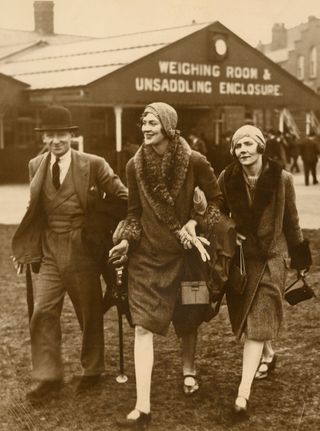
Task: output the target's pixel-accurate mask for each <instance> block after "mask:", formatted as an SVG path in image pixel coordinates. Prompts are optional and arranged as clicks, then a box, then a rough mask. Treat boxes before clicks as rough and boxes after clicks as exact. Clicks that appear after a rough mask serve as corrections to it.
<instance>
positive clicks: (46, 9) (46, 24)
mask: <svg viewBox="0 0 320 431" xmlns="http://www.w3.org/2000/svg"><path fill="white" fill-rule="evenodd" d="M33 7H34V31H35V32H36V33H40V34H43V35H50V34H53V33H54V31H53V8H54V2H53V1H35V2H34V3H33Z"/></svg>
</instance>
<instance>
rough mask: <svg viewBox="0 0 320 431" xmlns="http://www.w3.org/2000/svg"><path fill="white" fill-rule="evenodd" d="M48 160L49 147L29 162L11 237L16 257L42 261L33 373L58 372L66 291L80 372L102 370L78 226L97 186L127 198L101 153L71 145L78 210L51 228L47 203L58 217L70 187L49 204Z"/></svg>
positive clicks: (95, 304)
mask: <svg viewBox="0 0 320 431" xmlns="http://www.w3.org/2000/svg"><path fill="white" fill-rule="evenodd" d="M49 160H50V153H46V154H42V155H40V156H38V157H36V158H34V159H32V160H31V161H30V163H29V172H30V202H29V206H28V209H27V212H26V214H25V216H24V218H23V220H22V222H21V224H20V226H19V227H18V229H17V232H16V233H15V235H14V238H13V241H12V248H13V255H14V256H15V258H16V259H17V260H18V261H19V262H20V263H38V262H41V269H40V274H39V280H38V282H37V286H36V295H35V310H34V314H33V317H32V320H31V323H30V331H31V346H32V359H33V376H34V377H35V378H36V379H38V380H40V381H41V380H60V379H61V378H62V362H61V354H60V349H61V330H60V314H61V309H62V303H63V298H64V295H65V292H68V294H69V296H70V298H71V300H72V302H73V305H74V308H75V311H76V314H77V317H78V320H79V322H80V326H81V328H82V331H83V339H82V350H81V363H82V367H83V373H84V375H86V376H90V375H97V374H100V373H101V372H102V371H103V370H104V341H103V310H102V298H101V296H102V294H101V285H100V276H99V271H98V268H97V265H96V262H95V261H94V259H93V258H92V255H91V254H90V252H89V249H88V247H87V245H86V244H85V243H84V242H83V239H82V226H83V223H84V220H85V217H86V215H87V214H88V213H90V210H91V209H92V208H93V207H94V205H95V203H96V201H97V200H98V199H99V196H100V193H101V192H105V193H107V194H108V195H111V196H116V197H119V198H123V199H126V198H127V189H126V188H125V186H124V185H123V184H122V182H121V181H120V179H119V178H118V177H117V176H116V175H115V174H114V172H113V171H112V169H111V168H110V166H109V165H108V164H107V163H106V161H105V160H104V159H103V158H101V157H98V156H94V155H90V154H86V153H79V152H77V151H74V150H71V164H70V168H69V171H68V175H67V177H66V179H65V180H64V183H66V182H67V179H68V182H69V184H70V185H71V186H72V187H71V190H73V195H72V197H71V198H70V199H74V200H75V202H76V203H77V205H78V206H79V208H81V211H80V212H81V215H80V216H78V217H76V216H75V214H67V215H68V218H67V220H68V224H67V225H66V226H64V229H63V230H62V231H59V230H57V229H56V228H52V226H51V225H50V217H51V213H50V214H48V208H50V211H51V210H52V214H53V215H54V216H55V217H56V218H57V217H58V218H57V220H59V208H60V207H61V208H63V205H64V217H65V216H66V214H65V212H66V209H65V208H67V209H68V206H67V205H68V193H66V192H65V191H63V187H64V183H63V184H62V185H61V189H62V191H61V194H60V198H57V199H56V200H52V202H51V201H49V204H48V202H47V201H48V199H47V201H46V196H45V188H46V184H47V183H48V177H49V175H50V173H49V169H50V168H49ZM65 187H66V186H65ZM58 192H59V191H58ZM58 192H57V193H58ZM63 193H64V194H63ZM59 229H60V228H59ZM60 230H61V229H60Z"/></svg>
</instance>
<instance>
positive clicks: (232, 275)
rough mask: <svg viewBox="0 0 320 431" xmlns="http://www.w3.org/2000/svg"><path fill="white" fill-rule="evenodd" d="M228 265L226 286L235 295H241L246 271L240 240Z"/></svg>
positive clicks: (245, 279) (244, 285)
mask: <svg viewBox="0 0 320 431" xmlns="http://www.w3.org/2000/svg"><path fill="white" fill-rule="evenodd" d="M238 247H239V248H238V250H237V251H236V254H235V256H234V258H233V261H232V263H231V266H230V271H229V276H228V281H227V286H228V289H231V290H232V291H233V292H234V293H236V294H237V295H242V294H243V292H244V289H245V287H246V284H247V271H246V265H245V260H244V254H243V247H242V242H240V244H239V246H238Z"/></svg>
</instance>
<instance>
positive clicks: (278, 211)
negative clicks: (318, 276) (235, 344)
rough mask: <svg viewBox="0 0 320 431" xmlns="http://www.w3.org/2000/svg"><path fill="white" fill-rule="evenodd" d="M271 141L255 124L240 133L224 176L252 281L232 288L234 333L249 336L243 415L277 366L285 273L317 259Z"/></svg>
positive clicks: (237, 407)
mask: <svg viewBox="0 0 320 431" xmlns="http://www.w3.org/2000/svg"><path fill="white" fill-rule="evenodd" d="M265 149H266V142H265V138H264V136H263V134H262V133H261V131H260V130H259V129H258V128H256V127H254V126H249V125H248V126H243V127H240V129H238V130H237V131H236V132H235V133H234V135H233V137H232V141H231V154H232V156H233V157H234V162H233V163H232V164H230V165H229V166H228V167H227V168H226V169H225V170H224V171H223V172H222V173H221V174H220V176H219V179H218V182H219V185H220V188H221V191H222V193H223V197H224V206H223V207H222V210H223V211H224V212H225V213H226V214H230V215H231V217H232V218H233V220H234V221H235V224H236V229H237V232H238V234H239V241H240V243H241V246H242V248H243V253H244V260H245V266H246V271H247V283H246V285H245V288H244V291H243V292H239V291H237V286H229V288H228V289H227V305H228V310H229V316H230V321H231V325H232V329H233V331H234V333H235V335H236V337H237V338H238V339H240V338H241V337H243V338H244V348H243V363H242V377H241V382H240V386H239V388H238V394H237V397H236V400H235V404H234V411H235V414H236V415H237V416H238V417H244V416H247V414H248V400H249V398H250V393H251V385H252V382H253V380H254V378H255V377H256V378H259V379H262V378H266V377H268V376H269V373H270V372H271V371H272V370H273V369H274V368H275V364H276V355H275V353H274V351H273V348H272V345H271V341H272V340H273V339H275V338H276V337H277V335H278V332H279V328H280V325H281V322H282V317H283V310H282V307H283V306H282V297H283V293H284V288H285V275H286V271H287V267H288V265H289V257H290V258H291V268H293V269H296V270H297V271H298V272H301V271H304V270H306V269H308V268H309V267H310V265H311V256H310V250H309V246H308V242H307V241H306V240H304V239H303V235H302V231H301V229H300V226H299V219H298V213H297V208H296V203H295V191H294V187H293V178H292V175H291V174H290V173H289V172H287V171H285V170H284V169H283V168H282V167H281V166H280V165H279V164H278V163H276V162H275V161H273V160H272V159H270V158H267V157H265V156H264V153H265Z"/></svg>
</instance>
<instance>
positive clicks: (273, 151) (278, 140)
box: [266, 130, 287, 169]
mask: <svg viewBox="0 0 320 431" xmlns="http://www.w3.org/2000/svg"><path fill="white" fill-rule="evenodd" d="M266 155H267V156H268V157H269V158H270V159H272V160H274V161H276V162H277V163H278V164H279V165H280V166H281V167H282V168H283V169H285V167H286V164H287V158H286V150H285V142H284V139H283V136H282V133H281V132H280V130H278V131H277V132H275V131H274V130H270V131H269V132H268V137H267V140H266Z"/></svg>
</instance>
